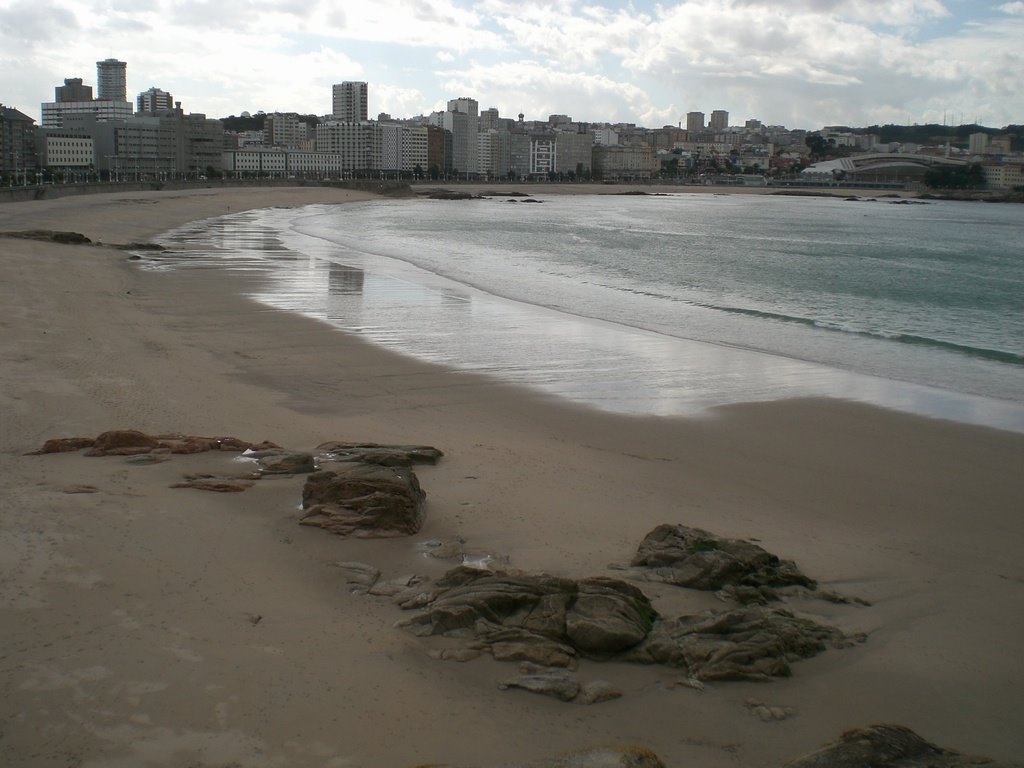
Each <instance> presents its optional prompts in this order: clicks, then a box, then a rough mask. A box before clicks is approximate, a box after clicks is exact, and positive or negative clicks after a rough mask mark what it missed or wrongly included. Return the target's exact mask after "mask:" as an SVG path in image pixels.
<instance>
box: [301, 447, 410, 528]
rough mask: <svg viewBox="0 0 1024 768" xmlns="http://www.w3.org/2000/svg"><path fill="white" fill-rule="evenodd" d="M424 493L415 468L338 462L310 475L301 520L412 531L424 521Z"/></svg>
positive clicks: (333, 525) (321, 524) (329, 525)
mask: <svg viewBox="0 0 1024 768" xmlns="http://www.w3.org/2000/svg"><path fill="white" fill-rule="evenodd" d="M425 498H426V494H425V493H424V492H423V491H422V490H421V489H420V484H419V480H417V478H416V474H415V473H414V472H413V471H412V470H411V469H405V468H401V467H398V468H396V467H382V466H377V465H373V464H351V465H340V466H338V467H337V468H332V469H325V470H320V471H318V472H314V473H313V474H311V475H309V477H307V478H306V484H305V486H304V487H303V489H302V508H303V510H304V512H303V515H302V519H301V520H300V522H301V523H302V524H303V525H315V526H318V527H320V528H324V529H326V530H328V531H330V532H331V533H336V534H338V535H339V536H356V537H360V538H385V537H391V536H411V535H413V534H414V533H416V532H418V531H419V529H420V527H421V526H422V525H423V517H424V511H423V500H424V499H425Z"/></svg>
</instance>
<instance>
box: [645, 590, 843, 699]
mask: <svg viewBox="0 0 1024 768" xmlns="http://www.w3.org/2000/svg"><path fill="white" fill-rule="evenodd" d="M861 641H863V637H862V636H853V637H847V636H846V635H844V634H843V633H842V632H841V631H839V630H838V629H836V628H835V627H829V626H825V625H823V624H818V623H816V622H813V621H811V620H809V619H801V618H798V617H796V616H794V615H793V614H792V613H790V612H789V611H784V610H782V609H779V608H762V607H760V606H747V607H741V608H735V609H732V610H728V611H705V612H704V613H700V614H697V615H693V616H681V617H679V618H676V619H671V620H665V621H659V622H658V623H656V624H655V626H654V629H653V630H652V631H651V633H650V634H649V635H648V636H647V638H646V639H645V640H644V641H643V642H642V643H640V644H639V645H637V646H636V647H634V648H632V649H630V650H629V651H628V652H627V654H626V655H625V659H626V660H628V661H636V662H641V663H656V664H664V665H666V666H670V667H680V668H682V669H685V670H686V672H687V675H688V676H689V677H691V678H694V679H697V680H752V681H758V682H760V681H765V680H769V679H771V678H772V677H789V676H790V674H791V669H790V666H789V664H790V662H792V661H796V660H798V659H806V658H810V657H811V656H816V655H817V654H819V653H822V652H823V651H825V650H826V649H827V648H829V647H832V648H844V647H847V646H849V645H852V644H853V643H856V642H861Z"/></svg>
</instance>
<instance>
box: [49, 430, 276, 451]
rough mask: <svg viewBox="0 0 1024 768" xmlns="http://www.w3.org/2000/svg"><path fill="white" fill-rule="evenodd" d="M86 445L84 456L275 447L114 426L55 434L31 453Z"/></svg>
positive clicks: (265, 444)
mask: <svg viewBox="0 0 1024 768" xmlns="http://www.w3.org/2000/svg"><path fill="white" fill-rule="evenodd" d="M83 448H88V449H89V450H87V451H86V453H85V455H86V456H136V455H139V454H144V453H203V452H205V451H239V452H240V451H246V450H263V449H271V448H272V449H278V448H279V446H277V445H275V444H274V443H271V442H267V441H263V442H262V443H250V442H247V441H245V440H239V439H238V438H237V437H198V436H196V435H155V436H154V435H147V434H145V433H144V432H139V431H137V430H134V429H115V430H110V431H108V432H103V433H102V434H100V435H99V436H98V437H58V438H54V439H52V440H47V441H46V442H45V443H44V444H43V447H42V448H40V449H39V450H38V451H33V452H32V454H35V455H37V454H44V453H66V452H69V451H80V450H82V449H83Z"/></svg>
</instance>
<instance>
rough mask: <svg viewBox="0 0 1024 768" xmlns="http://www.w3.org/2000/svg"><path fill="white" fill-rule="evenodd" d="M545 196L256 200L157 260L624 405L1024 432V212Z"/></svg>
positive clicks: (177, 241) (683, 197) (466, 360)
mask: <svg viewBox="0 0 1024 768" xmlns="http://www.w3.org/2000/svg"><path fill="white" fill-rule="evenodd" d="M533 199H536V200H540V202H524V201H519V200H520V199H519V198H509V197H491V198H488V199H481V200H468V201H441V200H425V199H415V200H393V201H372V202H364V203H351V204H345V205H338V206H323V205H321V206H309V207H306V208H300V209H267V210H262V211H251V212H245V213H240V214H235V215H229V216H225V217H221V218H219V219H215V220H210V221H206V222H200V223H197V224H193V225H189V226H187V227H184V228H181V229H179V230H175V231H174V232H171V233H168V235H167V236H166V237H165V238H164V243H165V244H166V245H169V246H171V247H175V246H181V245H187V246H188V249H187V250H185V251H182V252H181V253H180V254H170V255H166V256H164V257H161V258H160V259H158V260H154V261H152V262H151V266H154V267H157V268H170V267H174V268H181V267H187V266H205V267H209V266H221V267H226V268H233V269H246V270H254V271H258V272H259V273H260V275H261V277H262V278H263V279H262V280H261V281H260V283H259V284H260V286H261V287H260V288H259V290H258V293H257V294H256V295H254V298H256V299H257V300H259V301H262V302H265V303H267V304H269V305H272V306H274V307H278V308H281V309H286V310H291V311H296V312H301V313H303V314H306V315H309V316H312V317H315V318H318V319H320V320H323V321H326V322H329V323H331V324H333V325H335V326H336V327H338V328H341V329H344V330H346V331H349V332H353V333H358V334H360V335H362V336H364V337H365V338H367V339H369V340H370V341H372V342H375V343H378V344H382V345H386V346H388V347H390V348H392V349H395V350H397V351H399V352H402V353H404V354H409V355H412V356H415V357H418V358H420V359H423V360H427V361H430V362H436V363H442V364H444V365H448V366H451V367H453V368H456V369H458V370H466V371H475V372H479V373H484V374H487V375H490V376H494V377H497V378H499V379H501V380H504V381H509V382H513V383H518V384H523V385H526V386H530V387H535V388H539V389H542V390H544V391H546V392H549V393H551V394H554V395H557V396H560V397H565V398H569V399H571V400H574V401H577V402H581V403H585V404H587V405H591V406H594V407H598V408H603V409H607V410H613V411H618V412H623V413H634V414H649V415H684V414H692V413H696V412H699V411H702V410H704V409H707V408H708V407H710V406H714V405H720V404H725V403H732V402H746V401H762V400H772V399H780V398H788V397H818V396H826V397H841V398H847V399H852V400H858V401H863V402H869V403H874V404H877V405H882V406H886V407H892V408H898V409H902V410H906V411H910V412H915V413H922V414H926V415H932V416H940V417H944V418H952V419H956V420H961V421H968V422H974V423H981V424H987V425H991V426H999V427H1003V428H1008V429H1013V430H1018V431H1024V208H1022V207H1021V206H1016V205H992V204H982V203H967V202H948V201H929V202H914V203H904V202H897V201H894V200H891V199H886V198H879V199H873V198H860V199H856V200H853V199H851V200H844V199H842V198H804V197H782V196H770V195H742V194H732V195H714V194H693V193H690V194H685V193H683V194H668V195H634V196H630V195H614V194H608V195H587V196H583V195H581V196H568V195H549V196H543V195H541V196H538V197H536V198H533ZM513 200H516V201H517V202H512V201H513Z"/></svg>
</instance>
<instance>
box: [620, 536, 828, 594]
mask: <svg viewBox="0 0 1024 768" xmlns="http://www.w3.org/2000/svg"><path fill="white" fill-rule="evenodd" d="M630 565H632V566H634V567H635V568H637V569H638V571H637V572H638V575H639V576H640V577H641V578H644V579H646V580H648V581H661V582H665V583H667V584H675V585H676V586H680V587H690V588H692V589H705V590H720V589H722V588H723V587H726V586H733V587H750V588H754V589H757V590H758V592H757V594H756V596H755V595H754V593H750V594H749V596H750V597H751V598H754V599H755V601H760V600H761V599H762V598H772V597H774V592H772V591H770V590H760V589H759V588H762V587H786V586H791V585H799V586H803V587H808V588H810V589H813V588H814V587H815V586H816V584H815V582H814V581H813V580H812V579H810V578H808V577H807V576H805V575H804V574H803V573H801V572H800V570H799V569H798V568H797V567H796V564H795V563H793V562H792V561H790V560H780V559H779V558H778V557H777V556H775V555H773V554H772V553H770V552H768V551H766V550H764V549H762V548H761V547H759V546H758V545H757V544H754V543H752V542H749V541H743V540H741V539H726V538H721V537H718V536H715V535H714V534H711V533H708V532H707V531H703V530H701V529H700V528H688V527H686V526H684V525H659V526H658V527H657V528H655V529H654V530H653V531H651V532H650V533H648V534H647V536H646V537H644V540H643V541H642V542H641V543H640V547H639V548H638V549H637V553H636V555H635V556H634V557H633V560H632V562H631V563H630Z"/></svg>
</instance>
